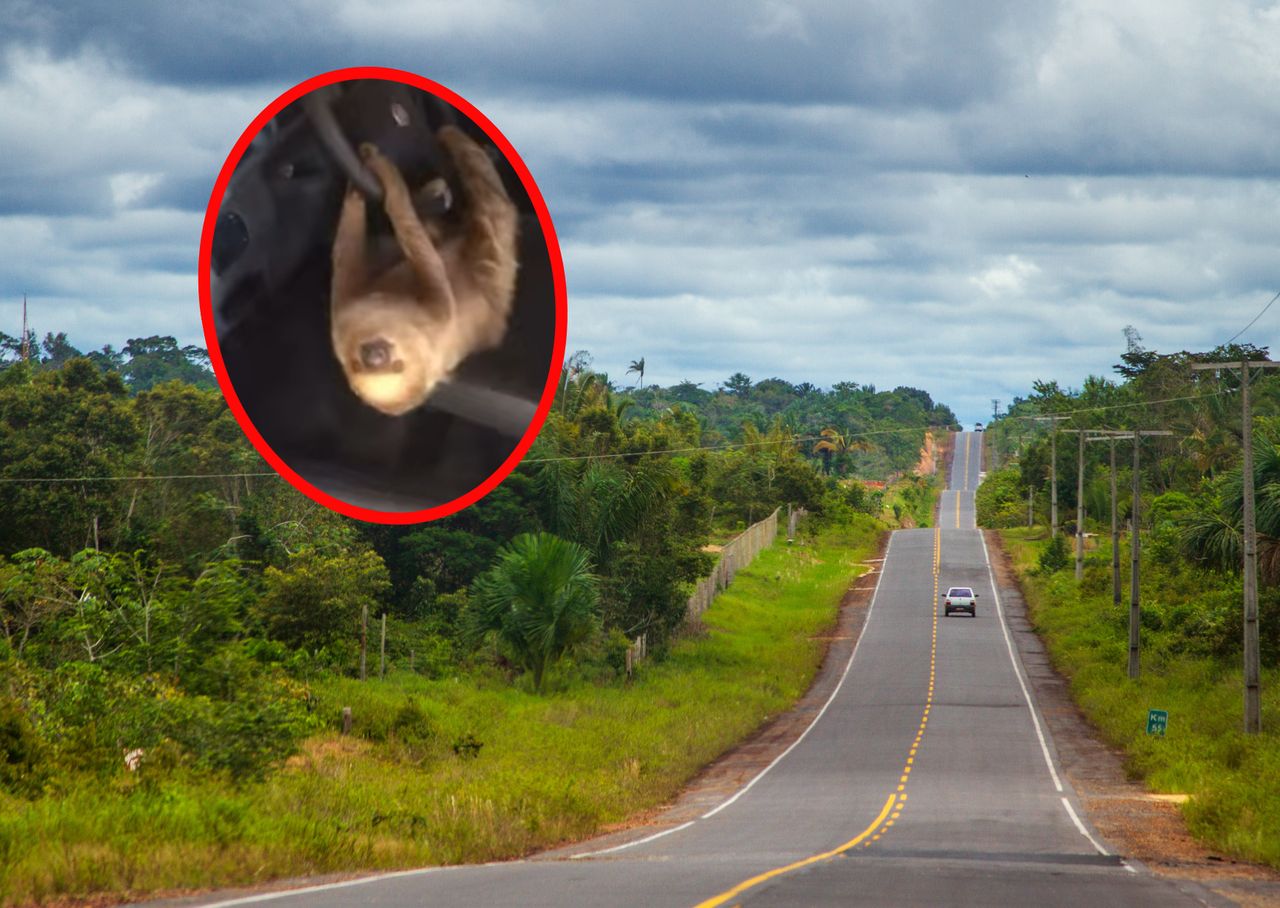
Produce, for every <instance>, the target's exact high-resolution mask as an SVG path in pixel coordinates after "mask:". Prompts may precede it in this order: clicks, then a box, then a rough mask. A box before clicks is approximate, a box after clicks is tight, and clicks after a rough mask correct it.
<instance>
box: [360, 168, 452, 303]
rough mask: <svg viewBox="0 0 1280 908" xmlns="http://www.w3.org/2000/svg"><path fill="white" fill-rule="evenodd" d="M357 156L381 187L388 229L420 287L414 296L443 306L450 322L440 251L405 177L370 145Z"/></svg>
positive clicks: (449, 293) (445, 273)
mask: <svg viewBox="0 0 1280 908" xmlns="http://www.w3.org/2000/svg"><path fill="white" fill-rule="evenodd" d="M360 153H361V155H362V156H363V157H364V159H365V163H367V164H368V165H369V169H370V170H372V171H373V172H374V174H375V175H376V176H377V177H378V179H379V181H380V182H381V183H382V191H383V196H384V202H385V207H386V212H387V217H388V219H390V221H391V229H392V230H394V231H395V235H396V241H397V242H398V243H399V244H400V249H401V250H402V251H403V252H404V256H405V259H406V260H407V261H408V262H409V266H410V267H411V268H412V269H413V273H414V275H415V276H416V277H417V279H418V281H419V283H420V285H421V291H422V292H421V294H415V296H416V297H417V298H418V299H419V300H421V301H422V302H424V303H431V302H435V301H439V302H443V303H444V304H445V308H446V310H447V312H446V314H447V315H448V317H450V318H452V317H453V316H454V315H455V312H456V309H457V303H456V302H455V300H454V296H453V290H452V288H451V287H450V286H449V274H448V271H447V270H446V268H445V264H444V260H443V259H442V258H441V257H440V253H439V251H438V250H437V249H436V247H435V244H434V243H433V242H432V241H431V237H430V236H428V235H427V231H426V229H425V228H424V227H423V226H422V221H421V220H419V219H418V212H417V211H415V210H414V207H413V199H412V197H411V196H410V195H409V187H408V186H406V185H405V182H404V177H402V176H401V175H400V171H399V170H397V169H396V166H395V164H393V163H392V162H391V161H390V160H389V159H388V158H387V157H385V156H384V155H383V154H382V153H381V152H379V151H378V150H377V149H376V148H374V147H373V146H372V145H363V146H361V148H360Z"/></svg>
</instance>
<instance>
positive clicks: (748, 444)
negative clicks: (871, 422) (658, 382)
mask: <svg viewBox="0 0 1280 908" xmlns="http://www.w3.org/2000/svg"><path fill="white" fill-rule="evenodd" d="M928 428H930V427H929V426H908V427H904V428H901V429H873V430H870V431H867V432H858V433H850V434H846V433H841V437H842V438H870V437H871V436H873V435H899V434H902V433H905V432H922V431H924V430H926V429H928ZM827 437H828V436H826V435H791V436H788V437H787V438H779V439H764V440H761V441H730V442H724V443H723V444H718V445H695V446H693V447H688V448H660V449H658V450H656V451H618V452H614V453H611V454H568V455H565V456H563V457H530V458H526V459H525V460H523V461H521V463H557V462H559V461H566V460H612V459H615V458H619V457H643V456H645V455H646V454H691V453H695V452H697V451H723V450H728V449H730V448H761V447H767V446H769V445H792V444H799V443H800V442H804V441H820V440H821V439H824V438H827Z"/></svg>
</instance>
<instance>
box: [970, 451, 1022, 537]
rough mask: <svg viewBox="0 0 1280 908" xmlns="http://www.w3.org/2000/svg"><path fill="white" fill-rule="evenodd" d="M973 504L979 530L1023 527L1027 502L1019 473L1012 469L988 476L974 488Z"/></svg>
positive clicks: (1017, 470) (1017, 469) (1007, 468)
mask: <svg viewBox="0 0 1280 908" xmlns="http://www.w3.org/2000/svg"><path fill="white" fill-rule="evenodd" d="M974 504H975V506H976V508H977V512H978V526H980V527H988V528H996V527H1016V526H1022V525H1024V524H1025V523H1026V522H1027V501H1026V488H1025V487H1024V486H1023V485H1022V472H1021V470H1020V469H1019V468H1018V467H1016V466H1014V467H1005V468H1004V469H1002V470H997V471H996V472H994V473H988V474H987V477H986V478H985V479H984V480H982V485H980V486H978V491H977V493H976V494H975V496H974Z"/></svg>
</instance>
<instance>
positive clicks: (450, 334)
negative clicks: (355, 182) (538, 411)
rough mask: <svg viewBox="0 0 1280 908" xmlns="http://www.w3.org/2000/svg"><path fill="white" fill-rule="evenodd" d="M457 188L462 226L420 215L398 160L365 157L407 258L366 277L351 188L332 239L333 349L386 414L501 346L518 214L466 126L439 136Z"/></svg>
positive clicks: (362, 393)
mask: <svg viewBox="0 0 1280 908" xmlns="http://www.w3.org/2000/svg"><path fill="white" fill-rule="evenodd" d="M437 138H438V139H439V141H440V144H441V146H442V147H443V148H444V149H445V151H446V152H447V153H448V154H449V156H450V157H451V158H452V159H453V163H454V166H455V168H456V170H457V173H458V179H459V182H460V184H461V190H462V191H461V196H462V206H463V208H462V212H463V218H462V225H461V227H460V229H456V230H453V231H450V232H448V233H446V232H445V231H444V229H443V228H441V226H440V225H439V224H437V223H434V222H432V221H428V222H426V223H424V221H423V220H422V219H421V218H420V217H419V216H418V213H417V211H416V210H415V209H414V205H413V199H412V197H411V196H410V193H409V188H408V187H407V186H406V185H405V182H404V178H403V177H402V176H401V175H400V171H399V170H397V169H396V166H395V165H394V164H393V163H392V162H391V161H390V160H388V159H387V158H386V157H384V156H383V155H382V154H381V153H380V152H378V150H377V149H376V148H374V147H373V146H372V145H364V146H361V149H360V154H361V157H362V158H364V160H365V163H366V164H367V165H368V166H369V169H370V170H372V171H373V173H374V174H375V175H376V176H377V177H378V180H379V182H381V183H382V188H383V194H384V205H385V208H386V212H387V217H388V218H389V219H390V221H391V226H392V229H393V230H394V231H395V236H396V242H397V243H398V245H399V246H400V249H401V251H402V252H403V253H404V261H402V262H400V263H398V264H396V265H394V266H393V267H391V268H390V269H388V270H387V271H385V272H383V273H382V274H380V275H377V276H372V277H371V276H370V274H369V273H368V237H367V235H366V230H367V227H366V220H365V198H364V196H363V195H362V194H361V193H360V192H358V191H357V190H355V189H354V188H349V189H348V190H347V195H346V198H345V199H344V201H343V204H342V214H341V215H340V216H339V218H338V230H337V235H336V237H335V239H334V243H333V285H332V295H331V301H330V316H331V329H332V337H333V350H334V354H335V355H336V356H337V357H338V362H339V363H340V364H341V365H342V371H343V373H344V374H345V375H346V377H347V382H348V383H349V384H350V385H351V390H353V391H354V392H355V393H356V394H357V395H358V396H359V397H360V399H361V400H363V401H364V402H365V403H367V404H368V405H369V406H371V407H374V408H376V409H378V410H380V411H382V412H383V413H386V414H387V415H389V416H399V415H401V414H404V413H407V412H409V411H410V410H412V409H414V408H415V407H417V406H419V405H420V404H422V402H423V401H425V400H426V399H427V397H428V395H430V393H431V391H432V389H433V388H435V386H436V384H437V383H438V382H439V381H440V380H441V379H443V378H446V377H448V376H449V374H450V373H451V372H453V370H454V369H455V368H456V367H457V366H458V364H459V363H461V362H462V361H463V360H464V359H466V358H467V357H468V356H469V355H471V354H472V353H475V352H478V351H481V350H487V349H491V348H493V347H496V346H498V345H499V344H500V343H501V342H502V338H503V337H504V336H505V334H506V331H507V321H508V318H509V317H510V314H511V302H512V297H513V296H514V294H515V283H516V267H517V263H516V229H517V220H518V216H517V212H516V208H515V205H513V204H512V202H511V199H510V198H509V197H508V196H507V192H506V190H505V189H504V188H503V185H502V180H501V178H500V177H499V176H498V173H497V171H496V170H495V169H494V166H493V163H492V162H491V161H490V160H489V156H488V155H487V154H485V152H484V150H483V149H481V148H480V146H478V145H477V144H476V143H475V142H473V141H472V140H471V139H470V138H469V137H467V135H466V134H465V133H463V132H462V131H461V130H459V129H457V128H455V127H452V126H446V127H445V128H443V129H441V130H440V132H439V133H438V134H437Z"/></svg>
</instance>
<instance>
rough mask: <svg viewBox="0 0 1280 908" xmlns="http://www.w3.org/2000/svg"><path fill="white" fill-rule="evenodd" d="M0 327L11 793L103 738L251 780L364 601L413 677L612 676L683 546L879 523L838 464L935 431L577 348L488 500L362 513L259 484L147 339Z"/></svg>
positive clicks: (679, 588)
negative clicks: (79, 343) (592, 361)
mask: <svg viewBox="0 0 1280 908" xmlns="http://www.w3.org/2000/svg"><path fill="white" fill-rule="evenodd" d="M0 340H2V341H3V343H2V344H0V350H2V351H3V356H4V359H3V362H0V450H4V451H5V457H4V459H3V462H0V513H3V515H4V519H3V520H2V521H0V630H2V631H3V638H2V639H0V662H2V663H3V665H4V671H3V672H0V674H3V676H4V681H3V682H0V751H4V752H5V753H8V754H9V757H10V758H11V760H10V763H11V765H12V766H14V767H26V769H18V770H12V771H9V777H10V778H9V783H8V784H9V787H10V788H12V789H14V790H17V789H18V788H22V787H23V786H25V787H26V790H31V791H34V790H37V789H42V786H46V785H48V784H52V783H51V782H50V778H51V776H50V775H49V772H50V771H51V770H48V767H51V766H52V767H61V768H62V769H64V770H66V771H68V772H96V773H110V772H115V771H119V763H120V751H121V748H126V747H137V748H150V749H151V750H152V751H153V752H154V753H155V754H166V753H167V754H168V755H169V756H168V757H165V759H171V760H173V761H174V762H175V765H176V764H182V765H189V766H191V767H194V768H195V769H198V770H200V771H204V770H208V771H216V772H228V773H231V774H233V775H248V776H252V775H254V774H260V773H262V772H264V771H266V770H267V768H269V767H270V766H271V765H273V764H274V762H275V761H278V760H279V759H280V758H281V756H283V755H285V754H287V753H288V752H289V750H290V748H291V746H292V744H291V742H296V741H297V740H299V739H300V737H301V736H303V735H305V734H307V733H309V732H310V731H311V730H314V729H315V728H317V727H319V725H320V724H322V723H323V722H324V721H327V720H326V719H324V715H327V713H324V712H323V710H320V709H318V707H317V704H316V702H315V699H314V695H313V693H312V689H311V686H310V685H311V683H312V682H313V681H315V680H316V679H318V678H322V677H327V676H331V675H334V674H338V675H351V674H354V673H356V672H357V671H358V665H359V649H360V644H361V633H362V627H361V616H362V615H374V616H378V617H380V616H382V615H383V614H385V615H386V621H387V622H388V627H389V632H388V638H389V649H390V651H391V652H390V655H391V658H392V659H393V661H394V662H395V664H396V665H399V666H407V665H409V664H412V666H413V670H414V671H416V672H418V673H422V674H426V675H429V676H436V677H438V676H442V675H444V674H446V673H448V674H459V673H461V674H467V673H468V672H475V671H479V672H481V673H482V674H484V673H494V672H496V673H497V674H498V675H499V676H500V677H505V678H506V679H508V680H509V681H511V682H515V683H521V684H524V683H527V684H528V685H529V686H530V687H531V688H532V689H534V690H539V689H541V688H543V687H544V686H545V684H546V679H547V676H548V673H549V672H552V671H558V672H561V673H562V674H564V673H568V674H569V675H573V676H574V677H579V676H580V677H583V678H590V679H594V680H593V681H592V683H612V682H611V680H610V679H616V678H618V677H619V676H620V674H621V670H622V663H623V656H624V654H625V649H626V646H627V644H628V642H629V639H630V638H633V637H635V636H637V635H639V634H647V635H648V638H649V641H650V642H649V646H650V650H651V651H652V652H654V653H655V655H656V656H657V657H658V658H661V656H662V653H663V650H664V647H665V646H666V643H667V642H668V641H669V640H670V639H671V638H672V635H673V634H675V633H676V632H677V631H678V630H679V628H680V625H681V623H682V620H683V617H684V609H685V603H686V600H687V597H688V595H689V590H690V588H691V585H692V583H693V582H694V581H695V580H696V579H697V578H698V577H700V576H702V575H703V574H704V573H705V572H706V571H707V570H708V569H709V567H710V564H711V561H712V557H713V556H712V555H711V554H710V553H709V551H708V544H709V543H711V542H715V541H724V540H726V539H728V538H729V537H731V536H732V535H734V534H735V533H736V532H738V531H740V530H741V529H742V528H744V527H745V526H747V525H749V524H750V523H751V522H753V521H755V520H758V519H760V518H761V517H763V516H765V515H766V514H768V513H769V512H770V511H771V510H772V509H773V508H775V507H777V506H779V505H782V504H786V503H792V504H795V505H798V506H801V507H804V508H805V509H806V510H808V511H809V512H810V513H811V514H812V515H814V519H817V520H822V519H826V520H840V519H842V518H845V517H847V516H849V515H850V514H852V513H854V512H859V511H860V512H864V513H876V512H878V510H879V508H880V500H879V498H878V497H877V496H876V495H873V494H870V493H868V492H867V490H866V488H865V487H864V486H863V484H862V483H859V482H853V481H850V480H847V479H842V478H840V476H839V475H838V474H841V473H864V472H865V471H867V470H870V469H873V467H872V466H870V465H869V463H863V464H861V465H856V464H855V461H854V459H853V458H854V456H855V455H862V454H866V455H874V456H876V457H879V458H881V462H882V464H883V465H884V466H886V467H887V466H890V465H893V466H895V467H896V466H899V465H901V466H903V467H904V468H906V467H907V466H908V465H909V464H910V463H914V460H915V457H916V453H917V452H918V449H919V442H920V439H921V438H922V436H923V432H924V431H925V428H926V427H927V426H929V425H933V424H937V423H938V422H939V421H944V422H946V421H950V420H951V417H950V411H949V410H946V409H945V408H940V407H939V406H938V405H934V404H933V403H932V401H931V400H929V399H928V396H927V395H923V392H913V391H910V389H899V391H897V392H889V393H888V394H880V393H878V392H875V391H874V390H873V389H870V388H868V387H866V386H859V385H854V384H849V385H847V386H844V387H843V388H841V387H839V386H838V387H837V388H836V389H832V390H831V391H816V390H814V389H809V388H805V387H803V386H790V390H787V389H784V388H782V387H781V385H779V384H778V383H777V382H776V380H767V381H765V382H760V383H757V384H756V385H752V386H750V387H749V388H748V387H743V386H741V383H740V382H736V381H735V380H733V379H732V378H731V382H730V383H732V384H733V387H732V388H730V387H729V385H730V383H726V388H725V389H722V390H719V391H717V392H715V393H714V394H712V395H711V397H710V398H707V399H705V400H704V399H701V398H699V400H698V401H693V402H680V401H677V400H674V399H672V398H669V397H664V396H662V395H664V394H666V389H662V388H660V387H659V388H655V387H654V386H649V387H646V388H645V389H644V391H643V397H642V396H641V394H642V392H640V391H639V390H638V389H637V390H636V391H635V392H630V393H628V392H625V391H623V390H621V389H619V388H617V387H616V386H615V385H613V384H612V383H611V382H610V381H609V379H608V377H607V376H604V375H600V374H598V373H595V372H593V371H591V370H590V369H589V368H587V367H585V366H584V364H583V361H582V359H581V358H579V359H578V360H577V361H576V362H574V361H571V362H570V363H569V364H568V365H567V366H566V368H565V370H564V372H563V374H562V376H561V382H560V384H559V389H558V393H557V399H556V401H555V405H554V407H553V408H552V411H551V415H550V417H549V418H548V420H547V423H546V425H545V427H544V429H543V431H542V433H541V435H540V436H539V438H538V440H537V442H536V443H535V445H534V447H533V449H532V450H531V452H530V454H529V456H528V457H527V458H526V461H525V463H523V464H522V465H521V466H520V467H519V468H518V469H517V470H516V471H515V472H514V473H512V474H511V475H510V476H509V477H508V478H507V479H506V481H504V482H503V483H502V484H501V485H500V486H499V487H498V488H497V489H495V490H494V491H493V492H492V493H490V494H489V495H488V496H486V497H485V498H484V499H483V500H481V501H480V502H478V503H477V504H475V505H474V506H472V507H470V508H467V509H466V510H465V511H463V512H461V513H458V514H455V515H453V516H451V517H449V518H446V519H443V520H439V521H436V522H433V523H429V524H423V525H418V526H407V527H406V526H384V525H376V524H364V523H361V522H358V521H353V520H350V519H348V518H345V517H342V516H340V515H336V514H334V513H332V512H330V511H328V510H326V509H325V508H323V507H321V506H319V505H317V504H315V503H313V502H312V501H311V500H310V499H308V498H306V497H305V496H303V495H301V494H299V493H297V492H296V491H295V490H294V489H293V488H292V487H291V486H289V485H288V484H287V483H285V482H284V481H282V480H281V479H280V478H279V477H277V476H276V475H275V474H274V473H273V472H272V471H271V470H270V469H269V468H268V467H267V465H266V464H265V463H264V462H263V461H262V460H261V458H260V457H259V456H258V455H257V453H256V451H255V450H254V449H253V448H252V446H251V445H250V444H249V443H248V442H247V440H246V439H245V437H244V435H243V433H242V432H241V431H240V429H239V427H238V425H237V424H236V422H235V420H234V418H233V417H232V416H231V414H230V411H229V410H228V408H227V407H226V405H225V402H224V401H223V399H222V397H221V395H220V394H219V392H218V391H217V390H216V387H215V383H214V382H213V381H212V380H211V377H210V376H209V373H208V368H207V363H208V360H207V356H206V355H205V354H204V351H202V350H199V349H198V348H192V347H181V346H179V345H178V344H177V343H176V341H174V339H173V338H146V339H139V340H130V341H129V342H128V343H127V344H126V345H125V346H124V347H123V348H122V354H121V355H119V356H117V355H115V354H114V353H113V352H112V350H111V348H110V347H104V348H103V349H102V350H100V351H96V353H95V354H90V355H87V356H83V355H77V354H79V352H80V351H77V350H75V348H74V347H71V345H70V344H69V342H67V340H66V338H65V335H61V334H57V335H47V336H46V338H45V341H44V342H43V343H42V344H40V345H37V347H36V348H35V350H34V355H32V356H31V357H30V358H29V359H28V360H22V359H21V358H20V357H18V356H16V355H15V351H17V350H20V346H21V345H20V344H19V343H16V342H15V339H13V338H2V339H0ZM784 384H785V383H784ZM784 398H785V399H787V400H788V401H789V402H787V403H783V404H782V405H779V403H780V402H781V401H783V400H784ZM824 402H825V403H824ZM824 407H825V409H824ZM797 414H800V415H802V416H803V419H801V418H800V417H799V416H797ZM735 420H736V421H737V422H736V424H735ZM820 423H821V424H823V425H821V428H823V429H830V430H831V431H830V432H829V433H828V434H826V435H823V434H821V431H820V430H819V431H817V432H814V433H813V434H814V435H815V436H817V437H818V439H819V440H827V441H828V442H830V441H831V440H832V439H831V436H832V434H835V435H840V436H844V435H849V436H853V435H854V434H855V433H856V432H858V431H859V429H862V428H865V427H867V426H874V427H876V428H877V429H878V430H888V431H887V432H886V433H885V434H884V435H883V440H877V441H875V442H874V444H875V445H876V446H877V447H876V449H875V451H866V450H864V451H856V450H841V451H839V452H836V456H835V457H834V458H833V457H832V456H831V453H832V452H827V456H824V454H823V452H822V450H821V449H815V446H814V445H815V442H814V441H813V439H812V438H808V437H806V436H805V433H807V432H809V431H810V429H811V428H812V426H814V425H818V424H820ZM833 424H835V425H833ZM836 425H838V426H839V428H836ZM906 447H910V448H912V451H911V454H910V457H907V456H906V454H905V453H904V452H905V449H906ZM900 449H901V450H900ZM839 458H845V459H843V460H841V459H839ZM574 673H577V674H576V675H574ZM22 754H25V755H26V756H25V757H24V756H21V755H22ZM36 754H39V755H41V756H40V759H36V757H35V756H34V755H36ZM156 759H160V757H156ZM39 767H45V768H46V769H45V770H41V769H40V768H39ZM15 779H16V781H15ZM0 784H4V782H3V780H0Z"/></svg>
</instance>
